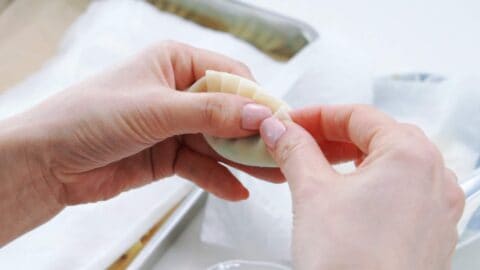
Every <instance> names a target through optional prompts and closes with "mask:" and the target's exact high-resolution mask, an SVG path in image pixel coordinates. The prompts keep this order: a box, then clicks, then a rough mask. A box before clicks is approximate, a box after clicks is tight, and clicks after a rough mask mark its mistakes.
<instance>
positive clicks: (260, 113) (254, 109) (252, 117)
mask: <svg viewBox="0 0 480 270" xmlns="http://www.w3.org/2000/svg"><path fill="white" fill-rule="evenodd" d="M270 116H272V111H271V110H270V109H269V108H267V107H265V106H262V105H258V104H255V103H249V104H247V105H245V106H243V110H242V128H244V129H248V130H258V128H259V127H260V124H261V123H262V121H263V120H265V119H266V118H268V117H270Z"/></svg>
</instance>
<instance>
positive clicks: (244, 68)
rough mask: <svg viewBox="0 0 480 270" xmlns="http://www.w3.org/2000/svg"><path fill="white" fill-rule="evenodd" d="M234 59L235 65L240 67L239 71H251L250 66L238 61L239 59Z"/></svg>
mask: <svg viewBox="0 0 480 270" xmlns="http://www.w3.org/2000/svg"><path fill="white" fill-rule="evenodd" d="M234 61H235V66H236V68H237V69H238V71H240V72H242V73H246V74H250V73H251V72H250V68H249V67H248V66H247V65H246V64H245V63H243V62H240V61H237V60H234Z"/></svg>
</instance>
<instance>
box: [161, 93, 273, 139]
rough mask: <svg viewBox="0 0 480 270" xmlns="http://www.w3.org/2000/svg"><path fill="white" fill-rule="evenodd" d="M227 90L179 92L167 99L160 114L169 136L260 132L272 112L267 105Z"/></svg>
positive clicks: (237, 134) (228, 135)
mask: <svg viewBox="0 0 480 270" xmlns="http://www.w3.org/2000/svg"><path fill="white" fill-rule="evenodd" d="M253 102H254V101H253V100H251V99H248V98H245V97H241V96H237V95H232V94H225V93H189V92H175V94H173V95H172V97H171V98H170V99H169V100H167V101H166V102H163V107H164V108H160V114H161V115H160V117H162V118H163V119H164V121H163V123H164V124H163V125H164V127H163V129H162V130H163V131H165V132H166V133H168V134H167V135H169V136H173V135H180V134H192V133H204V134H208V135H212V136H216V137H244V136H248V135H252V134H254V133H255V130H257V132H258V128H259V126H260V123H261V122H262V121H263V120H264V119H266V118H268V117H269V116H271V115H272V113H271V110H270V109H269V108H267V107H265V106H262V105H259V104H255V103H253Z"/></svg>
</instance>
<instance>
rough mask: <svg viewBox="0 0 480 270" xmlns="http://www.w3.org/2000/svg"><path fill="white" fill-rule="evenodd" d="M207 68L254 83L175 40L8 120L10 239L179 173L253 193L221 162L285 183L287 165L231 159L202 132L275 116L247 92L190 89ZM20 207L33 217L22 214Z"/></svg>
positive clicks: (232, 132)
mask: <svg viewBox="0 0 480 270" xmlns="http://www.w3.org/2000/svg"><path fill="white" fill-rule="evenodd" d="M207 69H213V70H218V71H225V72H230V73H235V74H238V75H241V76H245V77H248V78H251V74H250V72H249V70H248V69H247V68H246V67H245V66H244V65H243V64H240V63H239V62H236V61H234V60H231V59H228V58H226V57H224V56H221V55H218V54H215V53H212V52H208V51H205V50H200V49H195V48H193V47H189V46H187V45H183V44H179V43H173V42H166V43H162V44H160V45H159V46H155V47H153V48H151V49H149V50H147V51H145V52H144V53H142V54H140V55H138V56H136V57H135V58H133V59H132V60H131V61H130V62H129V63H126V64H124V65H122V66H119V67H118V68H116V69H115V70H112V71H109V72H106V73H104V74H101V75H99V76H97V77H95V78H92V79H90V80H88V81H86V82H83V83H80V84H77V85H75V86H72V87H71V88H70V89H67V90H66V91H64V92H62V93H60V94H58V95H56V96H54V97H52V98H49V99H48V100H46V101H45V102H43V103H41V104H39V105H38V106H36V107H34V108H33V109H31V110H29V111H27V112H25V113H22V114H20V115H17V116H15V117H14V118H11V119H8V120H6V121H4V122H3V125H2V127H4V128H3V129H2V134H0V138H9V139H6V140H4V141H8V142H9V143H5V144H4V145H5V147H6V146H9V147H8V148H11V149H10V150H9V151H10V152H8V153H11V155H8V154H7V153H6V152H3V153H2V155H3V158H5V159H8V160H7V161H8V163H7V162H4V164H10V166H9V168H8V172H9V175H8V176H7V175H2V174H1V173H0V180H2V181H4V182H3V184H2V186H1V187H0V191H5V192H6V193H9V194H12V195H11V196H13V197H14V198H16V200H19V198H21V201H20V202H5V198H4V199H3V200H2V202H1V205H2V207H1V209H2V210H3V211H2V213H4V215H5V213H11V215H10V216H9V215H7V216H6V217H5V216H4V217H2V219H3V220H4V223H3V224H2V226H1V229H2V230H1V231H2V233H0V243H2V242H3V243H5V241H6V239H11V237H12V236H15V235H18V234H19V233H22V232H24V231H26V230H28V229H30V228H32V227H33V226H35V225H38V224H40V223H42V222H44V221H45V220H47V219H48V218H50V217H52V216H53V215H54V214H56V213H58V211H60V209H62V208H63V207H64V206H65V205H70V204H78V203H84V202H92V201H97V200H105V199H108V198H111V197H113V196H115V195H117V194H118V193H120V192H122V191H125V190H128V189H130V188H133V187H137V186H141V185H145V184H147V183H149V182H151V181H153V180H156V179H160V178H164V177H167V176H171V175H173V174H177V175H180V176H182V177H185V178H187V179H190V180H192V181H193V182H195V183H196V184H197V185H199V186H200V187H203V188H205V189H206V190H208V191H210V192H212V193H214V194H215V195H217V196H219V197H222V198H225V199H229V200H241V199H245V198H247V197H248V191H247V190H246V189H245V188H244V187H243V186H242V185H241V183H240V182H239V181H238V180H237V179H236V178H235V177H234V176H233V174H232V173H230V171H229V170H228V169H227V168H226V167H225V166H223V165H222V164H220V162H222V163H226V164H229V165H232V166H233V167H237V168H239V169H242V170H244V171H246V172H247V173H250V174H252V175H255V176H257V177H260V178H263V179H268V180H270V181H272V182H283V181H284V179H283V176H282V175H281V173H280V172H279V170H278V169H262V168H252V167H246V166H242V165H239V164H234V163H232V162H229V161H227V160H224V159H222V158H221V157H219V156H218V155H217V154H216V153H215V152H214V151H213V150H212V149H211V148H210V147H209V146H208V145H207V144H206V142H205V140H204V139H203V136H201V135H200V134H199V133H205V134H209V135H214V136H217V137H242V136H248V135H252V134H254V133H255V132H258V127H259V125H260V122H261V121H262V120H263V119H265V118H267V117H269V116H270V115H271V112H270V111H269V110H268V109H267V108H265V107H262V106H259V105H253V104H251V103H252V102H253V101H252V100H250V99H247V98H243V97H240V96H235V95H229V94H221V93H188V92H183V91H182V90H185V89H187V88H188V87H189V86H190V85H191V84H193V83H194V82H195V81H196V80H197V79H199V78H200V77H202V76H203V75H204V73H205V71H206V70H207ZM177 90H180V91H177ZM7 127H8V128H7ZM1 145H2V144H1V142H0V146H1ZM2 149H4V148H2ZM0 159H1V158H0ZM3 169H5V170H4V171H7V170H6V169H7V168H3ZM0 171H2V170H0ZM27 172H28V173H27ZM2 176H3V177H2ZM4 179H5V180H4ZM8 179H11V182H12V184H11V185H7V184H5V181H7V180H8ZM10 186H12V187H10ZM7 188H9V189H8V190H6V189H7ZM20 190H28V191H25V192H20ZM1 194H3V192H2V193H1ZM20 194H21V195H20ZM17 203H19V204H21V205H22V207H21V208H24V209H25V211H24V213H23V214H22V213H18V211H17V209H12V208H18V207H12V206H15V205H17ZM27 217H28V218H27ZM9 218H10V221H9V224H5V223H6V222H7V221H6V220H7V219H9ZM20 223H21V224H22V225H19V224H20ZM12 230H14V232H12Z"/></svg>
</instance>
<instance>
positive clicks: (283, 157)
mask: <svg viewBox="0 0 480 270" xmlns="http://www.w3.org/2000/svg"><path fill="white" fill-rule="evenodd" d="M303 147H305V144H304V143H303V141H302V140H301V138H299V137H298V136H294V137H290V138H288V139H287V140H284V142H283V143H282V142H281V141H280V142H279V147H277V158H278V162H280V164H285V163H287V162H288V160H289V158H290V157H291V156H292V155H294V154H295V153H297V152H301V151H302V150H301V149H302V148H303Z"/></svg>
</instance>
